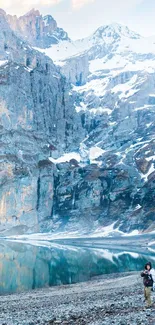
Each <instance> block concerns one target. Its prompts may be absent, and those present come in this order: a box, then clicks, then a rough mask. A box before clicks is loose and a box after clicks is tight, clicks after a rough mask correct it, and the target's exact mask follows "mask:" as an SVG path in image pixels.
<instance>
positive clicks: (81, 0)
mask: <svg viewBox="0 0 155 325" xmlns="http://www.w3.org/2000/svg"><path fill="white" fill-rule="evenodd" d="M94 1H95V0H72V7H73V9H80V8H82V7H83V6H84V5H86V4H89V3H93V2H94Z"/></svg>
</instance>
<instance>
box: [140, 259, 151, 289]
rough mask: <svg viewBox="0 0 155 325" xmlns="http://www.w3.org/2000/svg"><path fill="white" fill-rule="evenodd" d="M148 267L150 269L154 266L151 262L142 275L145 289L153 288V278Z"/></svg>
mask: <svg viewBox="0 0 155 325" xmlns="http://www.w3.org/2000/svg"><path fill="white" fill-rule="evenodd" d="M147 265H150V269H151V268H152V265H151V263H150V262H148V263H147V264H145V271H143V272H142V273H141V277H143V283H144V286H145V287H153V278H152V275H151V274H150V272H149V271H147Z"/></svg>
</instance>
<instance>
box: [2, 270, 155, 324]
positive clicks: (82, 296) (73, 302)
mask: <svg viewBox="0 0 155 325" xmlns="http://www.w3.org/2000/svg"><path fill="white" fill-rule="evenodd" d="M153 295H154V294H153ZM153 298H154V299H155V297H153ZM0 324H1V325H24V324H25V325H54V324H70V325H77V324H81V325H85V324H90V325H105V324H106V325H110V324H114V325H144V324H149V325H154V324H155V307H152V308H151V309H145V308H144V299H143V285H142V280H141V278H140V276H139V273H138V272H131V273H122V274H111V275H104V276H101V277H95V278H93V279H91V281H89V282H85V283H78V284H73V285H66V286H59V287H51V288H44V289H38V290H34V291H29V292H22V293H17V294H13V295H7V296H1V297H0Z"/></svg>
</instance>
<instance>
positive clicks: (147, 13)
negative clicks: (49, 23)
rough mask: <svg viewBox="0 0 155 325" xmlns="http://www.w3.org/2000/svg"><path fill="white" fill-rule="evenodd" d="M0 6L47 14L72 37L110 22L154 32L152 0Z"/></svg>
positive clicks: (41, 0) (8, 2)
mask: <svg viewBox="0 0 155 325" xmlns="http://www.w3.org/2000/svg"><path fill="white" fill-rule="evenodd" d="M0 8H2V9H4V10H5V11H6V12H7V13H10V14H16V15H18V16H20V15H23V14H25V13H26V12H27V11H29V10H30V9H32V8H35V9H39V10H40V13H41V14H43V15H46V14H51V15H52V16H53V17H54V18H55V19H56V21H57V23H58V26H59V27H62V28H63V29H64V30H65V31H67V32H68V34H69V37H70V38H72V39H78V38H82V37H86V36H88V35H91V34H92V33H93V32H94V31H95V30H96V29H97V28H98V27H100V26H103V25H106V24H111V23H113V22H117V23H121V24H123V25H127V26H128V27H129V28H130V29H132V30H134V31H136V32H138V33H140V34H142V35H143V36H152V35H155V19H154V15H155V0H5V1H4V0H0Z"/></svg>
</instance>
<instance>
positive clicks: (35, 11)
mask: <svg viewBox="0 0 155 325" xmlns="http://www.w3.org/2000/svg"><path fill="white" fill-rule="evenodd" d="M29 16H35V17H37V16H41V14H40V11H39V10H37V9H35V8H32V9H31V10H30V11H28V12H27V13H26V14H25V15H24V16H23V17H29Z"/></svg>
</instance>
